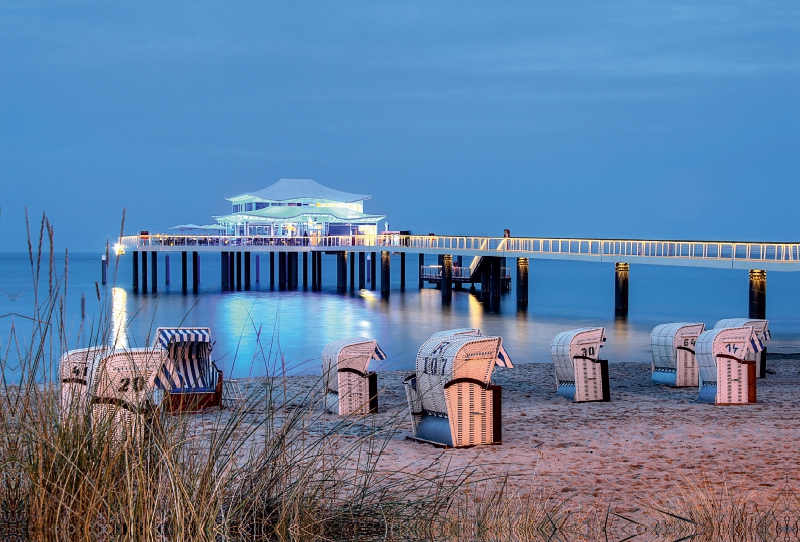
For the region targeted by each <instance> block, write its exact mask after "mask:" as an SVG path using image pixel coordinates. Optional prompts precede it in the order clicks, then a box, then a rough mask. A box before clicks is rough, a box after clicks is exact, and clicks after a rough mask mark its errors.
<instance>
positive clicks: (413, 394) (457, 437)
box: [404, 334, 503, 447]
mask: <svg viewBox="0 0 800 542" xmlns="http://www.w3.org/2000/svg"><path fill="white" fill-rule="evenodd" d="M502 344H503V339H501V338H500V337H483V336H480V335H471V334H450V335H441V334H437V336H434V337H432V338H430V339H428V340H427V341H426V342H425V343H424V344H423V345H422V347H421V348H420V349H419V353H418V354H417V361H416V372H415V373H414V374H413V375H410V376H409V377H407V378H406V379H405V381H404V385H405V389H406V396H407V398H408V405H409V410H410V411H411V419H412V425H413V430H414V436H413V437H408V438H410V439H412V440H417V441H420V442H426V443H429V444H434V445H436V446H445V447H461V446H474V445H477V444H500V443H501V442H502V417H501V414H502V412H501V403H502V389H501V387H500V386H493V385H492V383H491V377H492V371H493V370H494V367H495V363H496V361H497V359H498V353H499V351H500V349H501V348H502Z"/></svg>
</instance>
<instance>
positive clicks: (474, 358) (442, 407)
mask: <svg viewBox="0 0 800 542" xmlns="http://www.w3.org/2000/svg"><path fill="white" fill-rule="evenodd" d="M501 341H502V339H501V338H500V337H475V336H467V335H463V336H445V337H437V338H432V339H428V340H427V341H426V342H425V343H424V344H423V345H422V347H421V348H420V349H419V352H418V353H417V363H416V366H417V371H416V373H417V386H416V388H417V392H418V393H419V395H420V396H421V398H422V409H423V410H425V411H428V412H434V413H438V414H443V415H446V414H447V403H446V401H445V396H444V385H445V384H446V383H447V382H449V381H451V380H454V379H456V378H474V379H476V380H479V381H481V382H485V383H487V384H488V383H489V382H490V381H491V377H492V370H493V369H494V364H495V360H496V359H497V353H498V351H499V349H500V345H501Z"/></svg>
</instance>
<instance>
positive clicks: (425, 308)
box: [0, 253, 800, 379]
mask: <svg viewBox="0 0 800 542" xmlns="http://www.w3.org/2000/svg"><path fill="white" fill-rule="evenodd" d="M219 258H220V257H219V255H218V254H201V263H200V269H201V271H200V288H199V291H198V292H197V293H193V292H192V291H191V284H190V289H189V292H188V293H183V292H182V289H181V278H180V257H179V255H177V254H175V255H173V256H172V262H171V264H172V265H171V276H170V277H169V278H170V279H171V280H170V284H166V278H167V277H166V269H165V266H164V261H163V255H162V256H161V258H160V263H159V270H158V280H159V284H158V292H157V293H152V292H148V293H142V292H138V293H137V292H134V291H133V289H132V277H131V273H132V266H131V256H130V255H123V256H121V257H119V259H117V258H116V257H115V256H113V255H112V256H111V261H110V263H109V268H108V281H107V284H106V285H103V284H102V281H101V272H102V267H101V255H100V254H97V253H94V254H69V256H68V262H67V263H66V265H65V257H64V255H63V254H62V255H60V256H56V260H57V261H56V262H55V265H54V266H53V270H52V281H53V282H54V283H55V284H57V285H58V286H59V287H60V288H61V290H60V291H61V292H62V293H65V295H64V297H63V305H62V304H59V305H58V306H57V307H56V314H58V315H63V318H62V317H59V319H60V321H63V324H64V325H63V326H60V327H61V328H62V329H63V333H62V334H61V335H62V336H63V340H62V341H61V342H58V341H55V343H53V341H51V344H55V345H56V346H53V347H52V349H54V352H53V353H52V354H51V356H52V357H53V358H54V359H56V358H57V356H58V355H59V354H60V350H63V349H65V348H77V347H84V346H91V345H93V344H94V343H97V342H98V341H105V342H112V343H114V344H116V345H117V346H122V347H136V346H145V345H148V344H150V343H151V342H152V336H153V335H154V332H155V329H156V328H157V327H159V326H204V327H209V328H211V333H212V337H213V340H214V341H215V345H214V349H213V357H214V358H215V360H216V363H217V365H218V366H219V367H220V368H222V369H223V371H225V374H226V375H227V376H228V377H232V378H246V377H251V376H267V375H269V376H275V375H281V374H286V375H297V374H319V373H321V361H320V355H321V352H322V349H323V347H324V346H325V344H327V343H328V342H331V341H335V340H338V339H343V338H347V337H354V336H359V337H368V338H374V339H377V341H378V343H379V344H380V346H381V347H382V349H383V350H384V351H385V352H386V354H387V356H388V359H387V360H385V361H383V362H380V363H379V364H378V365H376V366H375V367H374V368H375V369H376V370H412V369H413V367H414V360H415V357H416V354H417V351H418V349H419V347H420V346H421V344H422V343H423V342H424V341H425V340H426V339H427V338H428V337H430V335H431V334H432V333H434V332H437V331H440V330H445V329H453V328H465V327H469V328H479V329H480V330H481V332H482V333H484V334H485V335H499V336H501V337H502V338H503V344H504V346H505V349H506V351H507V352H508V354H509V356H510V357H511V359H512V360H513V362H514V363H515V364H521V363H532V362H539V363H542V362H544V363H549V362H550V342H551V340H552V339H553V337H554V336H555V335H556V334H558V333H559V332H561V331H567V330H570V329H575V328H580V327H594V326H602V327H604V328H605V329H606V336H607V342H606V343H605V346H604V348H603V350H602V352H601V354H602V357H603V358H606V359H608V360H609V362H610V363H616V362H626V361H639V362H649V361H650V358H651V355H650V332H651V331H652V329H653V328H654V327H655V326H656V325H658V324H662V323H667V322H703V323H705V324H706V327H707V328H710V327H713V325H714V323H715V322H716V321H717V320H720V319H723V318H735V317H746V316H747V313H748V272H747V271H746V270H731V269H704V268H691V267H668V266H657V265H643V264H642V265H631V269H630V292H629V312H628V315H627V317H626V318H618V317H616V316H615V314H614V279H615V277H614V266H613V264H610V263H596V262H569V261H553V260H531V261H530V271H529V280H530V290H529V292H530V294H529V303H528V306H527V308H524V309H520V308H518V306H517V302H516V294H515V292H514V291H513V289H512V291H511V292H510V293H507V294H504V295H503V297H502V299H501V302H500V304H499V307H487V306H485V305H484V304H483V303H482V302H481V300H480V297H479V294H475V293H471V292H470V291H469V289H468V287H467V288H466V289H465V290H464V291H454V292H453V297H452V301H451V302H450V303H449V304H448V303H442V297H441V291H440V290H437V289H436V288H435V287H434V286H432V285H426V286H425V287H424V288H422V289H420V288H419V287H418V270H417V269H416V267H417V258H416V257H415V256H413V255H411V257H409V258H407V263H406V285H405V289H404V290H401V288H400V271H399V266H400V258H399V256H397V255H394V256H392V262H391V265H392V270H391V279H392V285H391V292H390V293H389V295H388V296H383V295H381V293H380V290H379V289H378V290H375V291H371V290H361V291H359V290H354V291H351V290H349V289H348V291H347V292H344V293H341V292H338V291H337V289H336V269H335V262H336V257H335V256H334V255H323V256H322V261H323V262H322V269H323V273H322V275H323V279H322V283H323V286H322V290H321V291H319V292H314V291H311V289H310V286H309V288H307V289H304V288H303V287H302V278H301V279H300V281H301V286H300V288H299V289H298V290H296V291H279V290H278V289H277V288H272V287H270V281H269V263H268V262H269V259H268V256H267V254H262V255H261V256H260V263H261V265H260V280H259V281H258V282H256V281H255V277H254V278H253V284H252V286H251V290H250V291H222V289H221V286H220V260H219ZM435 259H436V257H435V256H431V255H428V256H427V262H426V263H427V264H428V265H431V264H435V263H436V262H435ZM412 260H413V262H412ZM508 261H509V263H511V264H512V265H511V266H510V267H511V273H512V284H513V283H514V271H515V269H514V265H513V262H514V260H513V259H512V258H509V259H508ZM301 262H302V259H301ZM36 265H37V264H36V261H35V260H34V262H33V266H32V265H31V259H30V257H29V255H28V254H27V253H2V254H0V294H2V295H0V355H2V359H4V360H5V363H4V367H5V374H4V377H5V378H7V379H8V378H11V377H14V376H15V373H14V371H15V369H14V367H18V366H19V363H16V362H15V359H16V358H17V357H19V356H24V352H26V348H30V346H29V345H30V333H31V330H32V329H33V326H35V325H38V324H37V323H36V322H34V321H33V320H31V317H32V316H33V315H34V306H35V303H36V301H37V299H36V297H35V295H34V293H35V292H34V290H35V289H34V287H33V285H34V278H33V277H34V272H35V267H36ZM253 269H255V265H253ZM300 271H301V277H302V263H301V269H300ZM190 277H191V271H190ZM50 280H51V272H50V266H49V264H48V262H47V258H46V257H45V258H44V261H43V262H42V263H41V264H40V271H39V292H40V293H39V303H40V304H41V302H42V300H41V297H42V292H43V291H45V290H46V289H47V285H48V284H49V282H50ZM190 280H191V278H190ZM276 280H277V273H276ZM309 284H310V283H309ZM348 284H349V280H348ZM767 318H768V319H769V327H770V330H771V332H772V340H771V341H770V342H769V343H768V345H767V346H768V347H769V350H770V351H771V352H784V353H794V352H800V273H786V272H769V273H768V276H767ZM17 361H18V360H17ZM18 371H19V370H18V369H17V372H18Z"/></svg>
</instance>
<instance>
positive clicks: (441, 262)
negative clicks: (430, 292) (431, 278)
mask: <svg viewBox="0 0 800 542" xmlns="http://www.w3.org/2000/svg"><path fill="white" fill-rule="evenodd" d="M436 265H438V266H439V273H441V272H442V270H443V269H444V254H439V255H438V256H437V257H436ZM436 289H437V290H441V289H442V283H441V281H439V282H437V283H436Z"/></svg>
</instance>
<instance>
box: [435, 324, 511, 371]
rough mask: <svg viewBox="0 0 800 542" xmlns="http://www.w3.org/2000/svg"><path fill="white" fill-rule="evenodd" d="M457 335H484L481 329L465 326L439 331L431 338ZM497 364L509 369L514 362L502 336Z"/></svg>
mask: <svg viewBox="0 0 800 542" xmlns="http://www.w3.org/2000/svg"><path fill="white" fill-rule="evenodd" d="M456 336H471V337H482V336H483V335H481V330H480V329H477V328H473V327H464V328H457V329H447V330H444V331H437V332H436V333H434V334H433V335H431V338H430V339H429V340H433V339H441V338H444V337H456ZM495 364H496V365H497V366H498V367H505V368H508V369H513V368H514V364H513V363H512V362H511V358H510V357H509V355H508V353H507V352H506V351H505V348H503V342H502V338H501V339H500V348H499V350H498V352H497V360H496V361H495Z"/></svg>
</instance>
